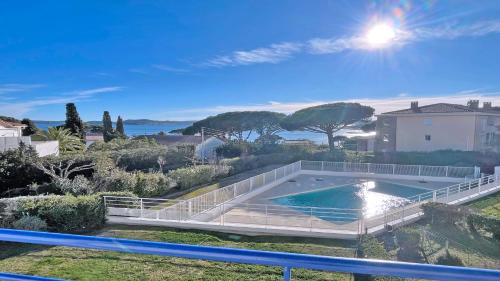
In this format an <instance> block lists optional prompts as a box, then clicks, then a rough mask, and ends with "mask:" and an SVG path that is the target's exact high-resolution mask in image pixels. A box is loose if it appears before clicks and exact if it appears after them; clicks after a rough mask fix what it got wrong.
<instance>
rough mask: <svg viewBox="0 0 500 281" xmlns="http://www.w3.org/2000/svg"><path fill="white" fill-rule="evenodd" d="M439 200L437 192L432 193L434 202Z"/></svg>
mask: <svg viewBox="0 0 500 281" xmlns="http://www.w3.org/2000/svg"><path fill="white" fill-rule="evenodd" d="M436 199H437V191H433V192H432V202H436Z"/></svg>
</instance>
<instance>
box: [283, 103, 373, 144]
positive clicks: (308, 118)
mask: <svg viewBox="0 0 500 281" xmlns="http://www.w3.org/2000/svg"><path fill="white" fill-rule="evenodd" d="M374 111H375V110H374V109H373V108H372V107H370V106H364V105H360V104H359V103H344V102H339V103H330V104H323V105H318V106H313V107H308V108H305V109H302V110H299V111H296V112H295V113H293V114H292V115H289V116H288V117H287V118H285V119H284V120H283V121H282V122H281V126H282V127H283V128H284V129H285V130H289V131H302V130H304V131H309V132H313V133H321V134H326V135H327V136H328V145H329V147H330V150H333V149H334V139H333V135H334V133H335V132H337V131H339V130H341V129H343V128H345V127H347V126H348V125H351V124H353V123H356V122H358V121H362V120H366V119H368V118H370V117H371V116H373V112H374Z"/></svg>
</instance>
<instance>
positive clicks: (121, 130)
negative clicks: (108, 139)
mask: <svg viewBox="0 0 500 281" xmlns="http://www.w3.org/2000/svg"><path fill="white" fill-rule="evenodd" d="M116 133H117V134H118V135H119V136H120V137H125V128H124V126H123V119H122V117H121V116H118V120H116Z"/></svg>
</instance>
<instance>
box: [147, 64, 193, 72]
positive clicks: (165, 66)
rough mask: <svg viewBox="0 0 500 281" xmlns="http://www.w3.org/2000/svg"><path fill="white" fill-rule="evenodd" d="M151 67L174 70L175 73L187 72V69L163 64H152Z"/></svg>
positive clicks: (168, 70)
mask: <svg viewBox="0 0 500 281" xmlns="http://www.w3.org/2000/svg"><path fill="white" fill-rule="evenodd" d="M152 67H153V68H156V69H159V70H163V71H167V72H175V73H184V72H189V71H188V70H187V69H183V68H176V67H171V66H168V65H164V64H153V65H152Z"/></svg>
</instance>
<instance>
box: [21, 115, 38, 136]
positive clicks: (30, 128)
mask: <svg viewBox="0 0 500 281" xmlns="http://www.w3.org/2000/svg"><path fill="white" fill-rule="evenodd" d="M21 123H22V124H24V125H26V126H27V127H26V128H24V129H23V136H31V135H34V134H36V133H37V132H38V128H37V127H36V125H35V123H33V121H31V120H30V119H28V118H24V119H23V120H22V121H21Z"/></svg>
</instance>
